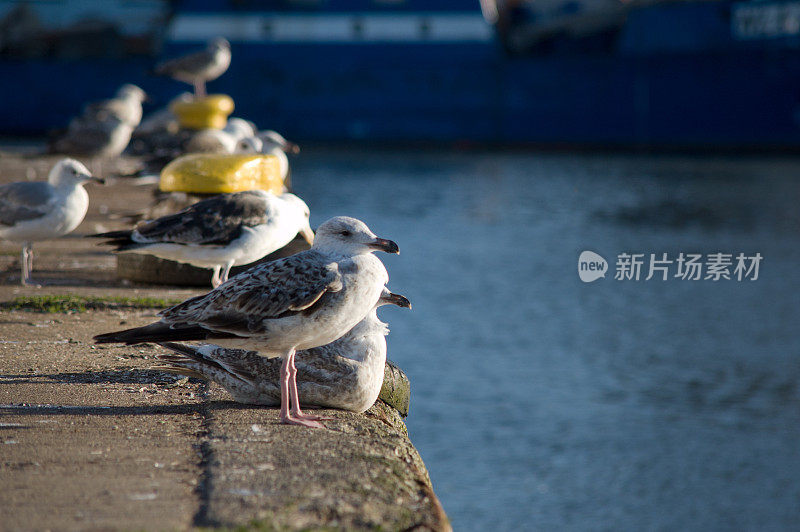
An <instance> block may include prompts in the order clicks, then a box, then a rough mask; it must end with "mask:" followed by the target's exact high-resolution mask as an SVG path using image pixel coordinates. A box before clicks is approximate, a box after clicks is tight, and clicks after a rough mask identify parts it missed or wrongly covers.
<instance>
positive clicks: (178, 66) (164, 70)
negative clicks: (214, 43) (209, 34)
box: [155, 50, 214, 76]
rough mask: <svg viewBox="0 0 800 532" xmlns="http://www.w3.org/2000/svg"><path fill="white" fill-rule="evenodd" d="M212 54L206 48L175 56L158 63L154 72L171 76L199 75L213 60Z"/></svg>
mask: <svg viewBox="0 0 800 532" xmlns="http://www.w3.org/2000/svg"><path fill="white" fill-rule="evenodd" d="M213 59H214V58H213V56H212V55H211V53H210V52H209V51H208V50H201V51H199V52H195V53H193V54H189V55H185V56H183V57H176V58H175V59H170V60H169V61H165V62H164V63H161V64H160V65H158V66H157V67H156V69H155V72H156V74H159V75H162V76H164V75H166V76H172V75H175V74H182V73H185V74H192V75H199V74H201V73H202V72H203V70H204V69H206V68H208V65H209V64H210V63H211V62H212V61H213Z"/></svg>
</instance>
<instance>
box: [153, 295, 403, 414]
mask: <svg viewBox="0 0 800 532" xmlns="http://www.w3.org/2000/svg"><path fill="white" fill-rule="evenodd" d="M381 305H397V306H399V307H403V308H411V303H410V302H409V301H408V299H406V298H405V297H403V296H401V295H399V294H393V293H391V292H389V291H388V290H386V289H384V291H383V294H381V297H380V299H379V300H378V304H377V305H376V306H375V308H374V309H372V310H371V311H370V312H369V314H367V317H366V318H364V319H363V320H361V321H360V322H358V324H357V325H356V326H355V327H353V328H352V329H350V330H349V331H348V332H347V334H345V335H344V336H342V337H341V338H339V339H338V340H336V341H334V342H332V343H330V344H327V345H323V346H321V347H314V348H312V349H306V350H305V351H298V352H297V355H296V357H295V364H296V366H297V389H298V394H299V397H300V403H301V404H303V405H316V406H323V407H330V408H339V409H341V410H350V411H352V412H364V411H365V410H367V409H368V408H369V407H371V406H372V405H373V404H374V403H375V400H376V399H377V398H378V395H379V394H380V391H381V385H382V384H383V373H384V365H385V364H386V335H387V334H388V333H389V328H388V327H387V326H386V324H385V323H383V322H382V321H380V320H379V319H378V316H377V314H376V312H375V311H376V310H377V307H379V306H381ZM161 345H162V346H164V347H166V348H167V349H170V350H172V351H174V353H167V354H161V355H156V358H158V360H160V361H162V362H166V363H167V365H165V366H157V367H155V368H153V369H157V370H162V371H169V372H172V373H178V374H181V375H188V376H190V377H199V378H201V379H206V380H211V381H214V382H216V383H217V384H219V385H220V386H222V387H223V388H225V389H226V390H227V391H228V392H229V393H230V394H231V395H232V396H233V398H234V399H235V400H236V401H238V402H240V403H246V404H255V405H270V406H274V405H278V404H280V401H281V381H280V365H281V364H280V363H279V362H278V360H276V359H274V358H263V357H260V356H258V354H257V353H256V352H254V351H244V350H242V349H226V348H224V347H218V346H215V345H211V344H205V345H202V346H197V347H196V346H189V345H184V344H176V343H172V342H166V343H163V344H161Z"/></svg>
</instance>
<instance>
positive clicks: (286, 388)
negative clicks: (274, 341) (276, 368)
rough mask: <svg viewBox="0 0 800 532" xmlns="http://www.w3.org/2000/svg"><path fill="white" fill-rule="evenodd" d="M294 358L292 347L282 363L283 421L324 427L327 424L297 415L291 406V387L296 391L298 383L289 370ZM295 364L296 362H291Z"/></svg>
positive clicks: (315, 427) (316, 427)
mask: <svg viewBox="0 0 800 532" xmlns="http://www.w3.org/2000/svg"><path fill="white" fill-rule="evenodd" d="M293 358H294V349H292V350H291V351H290V352H289V353H288V354H287V355H286V356H285V357H284V358H283V364H281V423H285V424H287V425H302V426H304V427H310V428H314V429H324V428H325V426H324V425H321V424H319V423H317V422H316V421H313V420H310V419H304V418H302V417H298V416H296V415H295V411H294V407H292V408H290V406H291V405H290V402H291V401H290V399H291V396H292V393H291V389H292V388H293V387H294V388H295V391H296V388H297V383H296V382H295V381H294V375H292V374H291V373H290V372H289V366H290V362H291V359H293ZM291 365H292V366H294V364H291ZM301 414H302V412H301Z"/></svg>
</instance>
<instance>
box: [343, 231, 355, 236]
mask: <svg viewBox="0 0 800 532" xmlns="http://www.w3.org/2000/svg"><path fill="white" fill-rule="evenodd" d="M352 234H353V233H351V232H350V231H342V236H352Z"/></svg>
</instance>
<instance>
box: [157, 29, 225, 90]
mask: <svg viewBox="0 0 800 532" xmlns="http://www.w3.org/2000/svg"><path fill="white" fill-rule="evenodd" d="M230 64H231V45H230V43H229V42H228V41H227V40H225V39H223V38H222V37H217V38H216V39H214V40H212V41H211V42H209V43H208V46H207V47H206V49H205V50H202V51H200V52H195V53H192V54H189V55H184V56H183V57H177V58H175V59H170V60H169V61H165V62H163V63H161V64H159V65H157V66H156V68H155V70H154V72H155V74H157V75H159V76H168V77H170V78H172V79H176V80H178V81H183V82H184V83H188V84H189V85H193V86H194V95H195V98H203V97H205V95H206V82H207V81H212V80H215V79H217V78H218V77H220V76H221V75H222V74H224V73H225V71H226V70H228V67H229V66H230Z"/></svg>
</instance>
